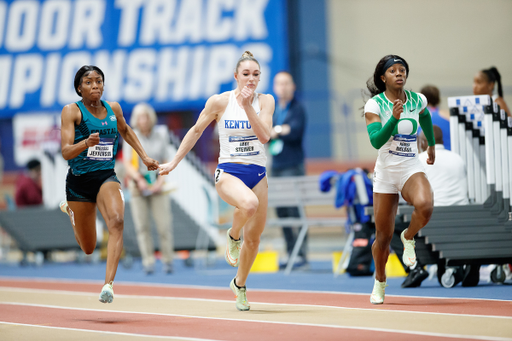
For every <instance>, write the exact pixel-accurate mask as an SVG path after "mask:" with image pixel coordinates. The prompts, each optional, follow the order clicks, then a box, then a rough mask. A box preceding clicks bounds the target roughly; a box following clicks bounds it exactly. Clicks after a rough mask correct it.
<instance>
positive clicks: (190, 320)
mask: <svg viewBox="0 0 512 341" xmlns="http://www.w3.org/2000/svg"><path fill="white" fill-rule="evenodd" d="M241 314H243V313H241ZM0 321H5V322H11V323H23V324H32V325H41V326H47V327H61V328H74V329H87V330H96V331H104V332H118V333H133V334H143V335H160V336H174V337H178V336H179V337H189V338H204V339H210V340H211V339H214V340H233V341H239V340H240V339H243V340H244V341H252V340H254V341H261V340H266V341H267V340H268V341H272V340H275V341H282V340H341V339H344V340H372V341H373V340H395V341H401V340H403V341H410V340H411V337H413V338H414V340H415V341H416V340H418V341H423V340H425V341H426V340H448V339H449V340H451V341H453V340H458V339H456V338H447V337H435V336H430V335H429V336H423V335H411V334H402V333H392V332H376V331H369V330H357V329H338V328H329V327H316V326H315V327H312V326H300V325H292V324H272V323H264V322H262V323H260V322H244V321H225V320H213V319H203V318H195V317H174V316H159V315H145V314H136V313H135V314H133V313H130V314H124V313H115V312H98V311H94V312H91V311H87V310H72V309H56V308H44V307H33V306H15V305H8V304H1V303H0ZM460 340H463V338H461V339H460Z"/></svg>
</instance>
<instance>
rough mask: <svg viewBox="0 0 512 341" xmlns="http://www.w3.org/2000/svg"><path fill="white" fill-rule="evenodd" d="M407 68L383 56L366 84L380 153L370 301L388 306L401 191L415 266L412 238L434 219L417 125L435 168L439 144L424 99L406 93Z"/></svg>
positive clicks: (408, 251)
mask: <svg viewBox="0 0 512 341" xmlns="http://www.w3.org/2000/svg"><path fill="white" fill-rule="evenodd" d="M408 75H409V65H408V64H407V62H406V61H405V60H404V59H403V58H401V57H399V56H396V55H388V56H385V57H384V58H382V59H381V60H380V61H379V63H378V64H377V67H376V68H375V72H374V75H373V78H371V79H370V80H369V81H368V82H367V86H368V90H369V91H370V93H371V95H372V96H373V97H372V98H371V99H369V100H368V102H366V105H365V106H364V115H365V118H366V125H367V130H368V135H369V137H370V142H371V144H372V146H373V147H374V148H376V149H378V150H379V152H378V157H377V162H376V164H375V171H374V177H373V179H374V183H373V206H374V212H375V213H374V214H375V228H376V233H375V242H374V243H373V245H372V254H373V259H374V261H375V283H374V287H373V292H372V295H371V297H370V302H371V303H373V304H382V303H384V291H385V287H386V286H387V284H386V272H385V268H386V262H387V260H388V256H389V244H390V242H391V238H392V236H393V231H394V228H395V215H396V211H397V208H398V199H399V197H398V192H400V193H401V194H402V197H403V198H404V199H405V200H406V201H407V202H408V203H410V204H411V205H413V206H414V212H413V214H412V218H411V223H410V224H409V227H408V228H407V229H406V230H404V232H403V233H402V234H401V236H400V237H401V240H402V242H403V243H404V255H403V259H402V260H403V262H404V264H405V265H407V266H410V267H412V268H414V267H415V266H416V253H415V250H414V245H415V244H414V236H415V235H416V233H417V232H418V231H419V230H420V229H421V228H422V227H423V226H425V225H426V224H427V223H428V221H429V220H430V216H431V215H432V211H433V206H434V199H433V193H432V189H431V187H430V183H429V182H428V179H427V176H426V174H425V170H424V167H425V165H423V164H421V163H420V161H419V160H418V147H417V141H416V134H417V131H418V125H419V126H421V128H422V129H423V131H424V132H425V136H426V138H427V140H428V149H427V154H428V159H427V164H434V160H435V148H434V145H435V140H434V130H433V127H432V119H431V117H430V112H429V111H428V109H427V99H426V98H425V96H424V95H422V94H418V93H415V92H412V91H409V90H405V89H404V86H405V82H406V80H407V77H408Z"/></svg>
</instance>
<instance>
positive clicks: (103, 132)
mask: <svg viewBox="0 0 512 341" xmlns="http://www.w3.org/2000/svg"><path fill="white" fill-rule="evenodd" d="M94 133H100V135H109V134H117V128H110V129H100V130H98V129H91V134H94Z"/></svg>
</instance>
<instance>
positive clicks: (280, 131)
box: [269, 71, 308, 267]
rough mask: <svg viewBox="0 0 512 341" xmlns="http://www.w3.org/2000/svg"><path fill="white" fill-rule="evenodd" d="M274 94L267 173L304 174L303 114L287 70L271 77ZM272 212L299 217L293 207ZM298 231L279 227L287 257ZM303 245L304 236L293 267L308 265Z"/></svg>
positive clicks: (297, 229)
mask: <svg viewBox="0 0 512 341" xmlns="http://www.w3.org/2000/svg"><path fill="white" fill-rule="evenodd" d="M274 93H275V94H276V97H277V103H276V109H275V112H274V116H273V129H272V131H271V135H270V137H271V139H272V140H271V142H270V146H269V151H270V154H271V155H272V166H271V172H272V173H271V175H272V176H275V177H285V176H301V175H304V174H305V173H306V172H305V167H304V148H303V146H302V140H303V137H304V131H305V127H306V114H305V112H304V108H303V107H302V105H301V104H300V103H299V102H298V101H297V99H296V98H295V97H294V95H295V83H294V82H293V77H292V75H291V74H290V73H288V72H285V71H282V72H279V73H278V74H277V75H276V76H275V77H274ZM276 211H277V212H276V213H277V216H278V217H280V218H286V217H299V211H298V208H297V207H278V208H277V210H276ZM298 232H299V228H292V227H286V226H283V234H284V238H285V241H286V249H287V252H288V256H290V255H291V253H292V251H293V247H294V245H295V241H296V240H297V236H298ZM306 248H307V235H306V238H305V239H304V243H303V244H302V246H301V248H300V250H299V257H300V258H301V261H300V262H298V263H296V264H295V267H306V266H307V265H308V260H307V255H306ZM283 266H286V264H284V265H283Z"/></svg>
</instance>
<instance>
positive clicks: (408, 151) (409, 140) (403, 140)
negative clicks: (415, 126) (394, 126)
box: [389, 134, 418, 157]
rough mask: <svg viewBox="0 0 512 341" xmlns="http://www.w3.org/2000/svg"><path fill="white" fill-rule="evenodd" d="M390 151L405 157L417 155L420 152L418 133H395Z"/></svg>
mask: <svg viewBox="0 0 512 341" xmlns="http://www.w3.org/2000/svg"><path fill="white" fill-rule="evenodd" d="M389 153H390V154H393V155H398V156H404V157H415V156H416V154H418V145H417V143H416V135H401V134H397V135H395V136H394V137H393V141H392V142H391V146H390V147H389Z"/></svg>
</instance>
